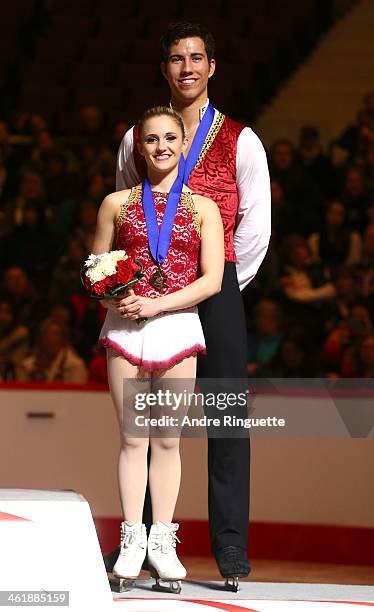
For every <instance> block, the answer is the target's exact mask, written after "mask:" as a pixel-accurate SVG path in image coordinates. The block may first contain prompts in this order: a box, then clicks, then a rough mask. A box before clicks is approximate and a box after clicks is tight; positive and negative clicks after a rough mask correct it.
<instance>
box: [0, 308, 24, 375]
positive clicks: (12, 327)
mask: <svg viewBox="0 0 374 612" xmlns="http://www.w3.org/2000/svg"><path fill="white" fill-rule="evenodd" d="M28 347H29V330H28V328H27V327H26V325H22V324H21V323H18V321H17V320H16V318H15V313H14V311H13V309H12V306H11V304H10V303H9V302H8V301H6V300H4V299H0V360H1V366H2V367H1V370H2V376H1V378H2V380H10V379H14V375H15V370H16V367H17V365H18V364H19V363H20V361H22V359H24V357H26V354H27V352H28Z"/></svg>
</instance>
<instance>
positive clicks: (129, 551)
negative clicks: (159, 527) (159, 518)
mask: <svg viewBox="0 0 374 612" xmlns="http://www.w3.org/2000/svg"><path fill="white" fill-rule="evenodd" d="M146 554H147V532H146V530H145V525H142V524H141V523H140V522H138V523H134V524H133V525H131V524H129V523H128V522H127V521H125V522H123V523H121V547H120V553H119V557H118V559H117V561H116V563H115V565H114V567H113V575H114V576H115V577H116V578H119V584H118V590H119V592H122V591H126V590H128V589H129V588H131V587H132V586H133V584H134V580H135V578H137V577H138V576H139V574H140V570H141V568H142V565H143V561H144V559H145V556H146ZM116 590H117V589H116Z"/></svg>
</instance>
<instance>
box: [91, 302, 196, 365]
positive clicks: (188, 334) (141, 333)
mask: <svg viewBox="0 0 374 612" xmlns="http://www.w3.org/2000/svg"><path fill="white" fill-rule="evenodd" d="M99 343H100V344H101V345H102V346H105V347H107V348H111V349H113V350H114V351H116V352H117V353H119V355H122V357H124V358H125V359H127V361H129V362H130V363H132V364H133V365H136V366H139V368H141V369H142V370H147V371H149V372H154V371H157V370H166V369H169V368H172V367H173V366H174V365H176V364H177V363H179V362H181V361H182V360H183V359H186V357H191V355H196V354H197V353H202V354H205V353H206V347H205V338H204V334H203V329H202V327H201V323H200V319H199V315H198V312H197V308H196V306H194V307H192V308H188V309H185V310H177V311H175V312H166V313H163V314H160V315H158V316H157V317H153V318H152V319H149V320H148V321H146V322H145V323H141V324H138V323H136V321H130V320H129V319H123V318H122V317H120V316H119V315H118V314H117V313H116V312H114V311H113V310H108V312H107V315H106V318H105V321H104V325H103V327H102V329H101V332H100V337H99Z"/></svg>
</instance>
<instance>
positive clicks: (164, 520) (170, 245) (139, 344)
mask: <svg viewBox="0 0 374 612" xmlns="http://www.w3.org/2000/svg"><path fill="white" fill-rule="evenodd" d="M187 144H188V141H187V139H186V135H185V130H184V125H183V122H182V119H181V118H180V116H179V115H178V114H177V113H175V112H174V111H173V110H172V109H170V108H167V107H156V108H154V109H150V110H149V111H147V112H146V113H145V114H144V116H143V118H142V119H141V121H140V123H139V145H138V146H139V151H140V153H141V155H142V156H143V157H144V160H145V162H146V165H147V174H148V180H147V179H146V180H145V181H144V183H143V186H141V185H139V186H137V187H135V188H133V189H131V190H123V191H118V192H116V193H113V194H111V195H109V196H107V197H106V198H105V199H104V201H103V203H102V205H101V207H100V210H99V214H98V221H97V230H96V235H95V239H94V244H93V253H94V254H99V253H102V252H105V251H109V250H111V248H112V246H113V244H114V245H115V248H117V249H124V250H125V251H126V253H127V254H128V255H129V256H130V257H133V258H136V259H138V260H140V261H141V263H142V265H143V268H144V277H143V278H142V279H141V280H140V281H139V282H138V283H137V284H136V285H135V287H134V291H132V290H130V291H128V292H127V294H126V295H125V297H122V299H119V298H116V299H111V300H103V303H104V305H105V306H106V307H107V308H108V313H107V317H106V320H105V323H104V326H103V328H102V330H101V334H100V341H101V343H102V344H103V345H104V346H106V347H107V362H108V379H109V386H110V390H111V395H112V399H113V402H114V404H115V407H116V410H117V414H118V420H119V424H120V427H121V438H122V444H121V451H120V456H119V487H120V496H121V503H122V509H123V515H124V522H123V523H122V525H121V550H120V556H119V558H118V561H117V563H116V564H115V566H114V569H113V573H114V574H115V575H117V576H119V577H122V578H129V579H132V578H135V577H137V576H138V574H139V572H140V569H141V566H142V563H143V561H144V558H145V556H146V548H147V545H146V533H145V526H144V525H142V523H141V520H142V510H143V503H144V496H145V490H146V484H147V478H148V480H149V486H150V492H151V500H152V514H153V521H154V524H153V525H152V527H151V530H150V533H149V537H148V562H149V567H150V570H151V573H152V575H153V576H154V577H155V578H156V579H157V583H158V581H159V579H165V580H180V579H182V578H184V577H185V576H186V570H185V568H184V567H183V566H182V564H181V563H180V562H179V560H178V557H177V556H176V552H175V543H176V540H177V538H176V531H177V528H178V525H176V524H173V523H172V518H173V513H174V508H175V504H176V500H177V496H178V491H179V484H180V457H179V435H176V434H175V430H174V432H172V436H173V437H172V436H170V437H161V438H160V437H150V438H149V437H148V435H144V432H141V434H139V433H138V437H131V436H130V435H129V433H128V431H126V427H125V425H126V422H128V420H129V414H130V413H131V406H130V405H124V403H123V402H124V397H123V396H124V387H126V385H124V383H123V381H124V379H128V380H129V379H130V382H131V379H133V380H138V379H139V376H143V377H144V375H146V376H147V377H148V390H151V389H154V388H155V385H156V384H157V381H160V380H164V381H165V379H168V383H169V387H170V380H171V379H175V388H178V382H179V384H180V380H181V379H183V381H184V382H186V380H188V381H189V385H188V386H189V391H191V392H192V391H193V388H194V382H195V376H196V355H197V353H204V352H205V341H204V336H203V332H202V328H201V324H200V320H199V318H198V314H197V309H196V304H198V303H199V302H200V301H202V300H205V299H206V298H208V297H209V296H211V295H213V294H214V293H218V292H219V291H220V288H221V281H222V275H223V265H224V251H223V228H222V222H221V217H220V213H219V210H218V207H217V206H216V205H215V203H214V202H212V201H211V200H209V199H207V198H204V197H202V196H198V195H196V194H193V193H192V192H191V190H190V189H188V188H187V187H185V186H183V185H182V182H181V181H180V179H179V177H178V165H179V161H180V158H181V155H182V154H183V153H184V152H185V151H186V149H187ZM169 192H170V195H169ZM171 202H174V205H175V206H174V212H175V216H174V218H173V211H172V209H171V206H170V203H171ZM163 220H165V224H164V223H162V225H161V222H162V221H163ZM166 223H168V226H169V233H168V234H167V233H163V231H164V229H163V228H165V227H167V225H166ZM160 227H161V229H160ZM159 234H161V243H160V240H158V239H157V235H159ZM155 236H156V239H155ZM156 262H157V263H156ZM198 269H199V270H200V276H199V278H197V275H198ZM144 317H146V318H147V319H148V320H147V322H145V323H143V324H137V322H136V319H139V318H140V319H141V318H144ZM178 379H179V381H178ZM143 380H144V378H143ZM165 382H166V381H165ZM128 387H131V385H130V384H129V385H128ZM127 404H129V402H128V401H127ZM177 431H178V434H179V430H178V429H177ZM141 435H142V436H143V437H140V436H141ZM149 444H150V446H151V450H152V453H151V462H150V466H149V473H147V451H148V445H149ZM178 588H179V589H180V585H179V586H178Z"/></svg>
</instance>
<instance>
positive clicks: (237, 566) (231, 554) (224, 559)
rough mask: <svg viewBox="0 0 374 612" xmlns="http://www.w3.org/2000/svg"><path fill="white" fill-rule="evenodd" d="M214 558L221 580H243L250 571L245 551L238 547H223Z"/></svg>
mask: <svg viewBox="0 0 374 612" xmlns="http://www.w3.org/2000/svg"><path fill="white" fill-rule="evenodd" d="M215 557H216V561H217V565H218V569H219V571H220V573H221V576H222V577H223V578H244V577H245V576H248V574H249V572H250V571H251V568H250V565H249V561H248V557H247V551H246V550H244V548H240V546H225V547H224V548H221V549H220V550H218V551H217V552H216V554H215Z"/></svg>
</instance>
